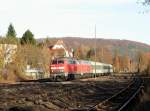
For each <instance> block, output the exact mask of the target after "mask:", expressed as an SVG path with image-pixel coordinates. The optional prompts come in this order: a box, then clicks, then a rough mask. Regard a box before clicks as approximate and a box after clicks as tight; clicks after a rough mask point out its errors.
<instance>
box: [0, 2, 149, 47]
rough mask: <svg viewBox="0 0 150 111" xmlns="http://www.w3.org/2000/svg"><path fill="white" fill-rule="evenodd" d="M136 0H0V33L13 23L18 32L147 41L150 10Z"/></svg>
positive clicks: (37, 35)
mask: <svg viewBox="0 0 150 111" xmlns="http://www.w3.org/2000/svg"><path fill="white" fill-rule="evenodd" d="M137 1H138V0H0V35H3V36H4V35H5V34H6V32H7V28H8V25H9V24H10V23H13V25H14V27H15V29H16V32H17V36H18V37H21V36H22V34H23V33H24V32H25V31H26V30H27V29H30V30H31V31H32V32H33V33H34V35H35V37H36V38H44V37H47V36H49V37H64V36H76V37H94V26H95V24H96V26H97V37H99V38H106V39H129V40H134V41H139V42H144V43H147V44H150V39H149V38H150V37H149V36H150V31H149V30H150V22H149V20H150V12H149V13H142V12H143V11H147V10H149V7H144V6H142V5H140V4H137Z"/></svg>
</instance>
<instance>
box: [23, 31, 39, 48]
mask: <svg viewBox="0 0 150 111" xmlns="http://www.w3.org/2000/svg"><path fill="white" fill-rule="evenodd" d="M28 43H29V44H33V45H34V44H36V40H35V39H34V35H33V34H32V32H31V31H30V30H27V31H26V32H25V33H24V34H23V36H22V38H21V44H28Z"/></svg>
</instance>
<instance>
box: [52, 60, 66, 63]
mask: <svg viewBox="0 0 150 111" xmlns="http://www.w3.org/2000/svg"><path fill="white" fill-rule="evenodd" d="M52 64H64V60H53V61H52Z"/></svg>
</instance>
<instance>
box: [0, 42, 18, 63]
mask: <svg viewBox="0 0 150 111" xmlns="http://www.w3.org/2000/svg"><path fill="white" fill-rule="evenodd" d="M16 51H17V45H14V44H0V56H1V59H3V60H4V61H3V62H4V65H6V64H8V63H11V62H12V61H13V57H14V55H15V53H16Z"/></svg>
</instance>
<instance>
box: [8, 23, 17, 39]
mask: <svg viewBox="0 0 150 111" xmlns="http://www.w3.org/2000/svg"><path fill="white" fill-rule="evenodd" d="M6 36H7V37H10V38H16V31H15V29H14V26H13V25H12V24H10V25H9V27H8V32H7V34H6Z"/></svg>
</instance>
